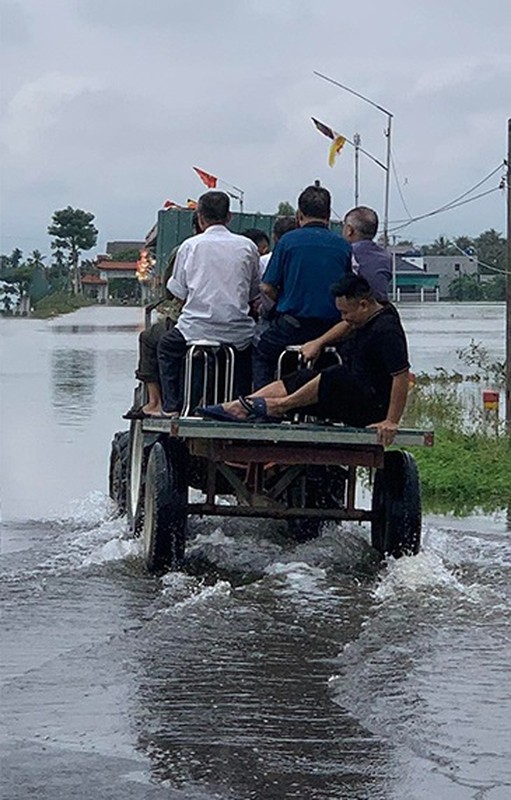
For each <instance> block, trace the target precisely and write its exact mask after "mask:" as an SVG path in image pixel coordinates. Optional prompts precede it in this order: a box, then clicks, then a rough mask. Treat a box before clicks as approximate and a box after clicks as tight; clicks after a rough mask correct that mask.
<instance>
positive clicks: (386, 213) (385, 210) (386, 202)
mask: <svg viewBox="0 0 511 800" xmlns="http://www.w3.org/2000/svg"><path fill="white" fill-rule="evenodd" d="M314 75H317V76H318V78H322V79H323V80H324V81H328V82H329V83H333V84H334V86H338V87H339V88H340V89H343V90H344V91H345V92H349V93H350V94H354V95H355V97H359V98H360V99H361V100H364V101H365V102H366V103H369V105H371V106H373V107H374V108H377V109H378V111H381V112H382V113H383V114H386V115H387V128H386V130H385V136H386V138H387V158H386V163H385V165H382V167H383V169H384V170H385V200H384V206H383V243H384V245H385V247H388V244H389V201H390V158H391V152H392V151H391V146H390V142H391V136H392V120H393V118H394V115H393V114H392V113H391V112H390V111H388V110H387V109H386V108H383V106H380V105H378V103H375V102H374V101H373V100H370V99H369V98H368V97H365V96H364V95H363V94H360V92H356V91H355V90H354V89H351V88H350V87H349V86H345V85H344V84H343V83H339V81H334V80H333V78H329V77H328V76H327V75H322V74H321V72H316V70H314Z"/></svg>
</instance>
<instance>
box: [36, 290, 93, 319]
mask: <svg viewBox="0 0 511 800" xmlns="http://www.w3.org/2000/svg"><path fill="white" fill-rule="evenodd" d="M92 305H94V301H93V300H89V299H88V298H85V297H81V296H74V295H71V294H66V293H65V292H56V293H55V294H48V295H46V297H43V299H42V300H40V301H39V302H38V303H37V305H36V307H35V309H34V313H33V316H34V317H38V318H40V319H49V318H51V317H57V316H59V315H60V314H69V313H70V312H71V311H76V310H77V309H79V308H83V307H84V306H92Z"/></svg>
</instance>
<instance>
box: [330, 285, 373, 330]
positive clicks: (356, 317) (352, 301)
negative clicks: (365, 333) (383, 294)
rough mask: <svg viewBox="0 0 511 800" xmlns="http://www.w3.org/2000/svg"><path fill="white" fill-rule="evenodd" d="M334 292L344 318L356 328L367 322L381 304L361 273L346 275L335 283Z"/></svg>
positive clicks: (336, 302)
mask: <svg viewBox="0 0 511 800" xmlns="http://www.w3.org/2000/svg"><path fill="white" fill-rule="evenodd" d="M332 294H333V296H334V297H335V305H336V306H337V308H338V310H339V311H340V312H341V314H342V318H343V320H344V321H345V322H349V324H350V325H353V327H354V328H359V327H360V326H362V325H363V324H364V323H365V322H367V320H368V319H369V317H371V316H372V315H373V314H374V312H375V311H376V310H377V308H378V306H379V304H378V302H377V300H376V299H375V297H374V295H373V292H372V290H371V287H370V286H369V284H368V282H367V281H366V279H365V278H361V277H360V276H359V275H346V276H345V277H344V278H342V280H340V281H339V282H338V283H334V285H333V286H332Z"/></svg>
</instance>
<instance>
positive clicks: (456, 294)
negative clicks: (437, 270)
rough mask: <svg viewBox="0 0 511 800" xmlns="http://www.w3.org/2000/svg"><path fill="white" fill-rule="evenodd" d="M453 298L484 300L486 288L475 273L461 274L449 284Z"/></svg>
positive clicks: (450, 296) (450, 295)
mask: <svg viewBox="0 0 511 800" xmlns="http://www.w3.org/2000/svg"><path fill="white" fill-rule="evenodd" d="M448 296H449V298H450V299H451V300H466V301H470V300H472V301H473V300H484V289H483V287H482V285H481V284H480V283H479V281H478V279H477V277H476V276H475V275H461V276H460V277H459V278H455V279H454V280H453V281H451V283H450V284H449V289H448Z"/></svg>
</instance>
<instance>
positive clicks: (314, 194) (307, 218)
mask: <svg viewBox="0 0 511 800" xmlns="http://www.w3.org/2000/svg"><path fill="white" fill-rule="evenodd" d="M330 207H331V197H330V192H329V191H328V189H325V188H324V187H323V186H307V188H306V189H304V190H303V192H302V193H301V195H300V196H299V198H298V213H297V217H298V224H299V225H306V224H307V222H311V221H313V220H316V221H319V222H328V220H329V219H330Z"/></svg>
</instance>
